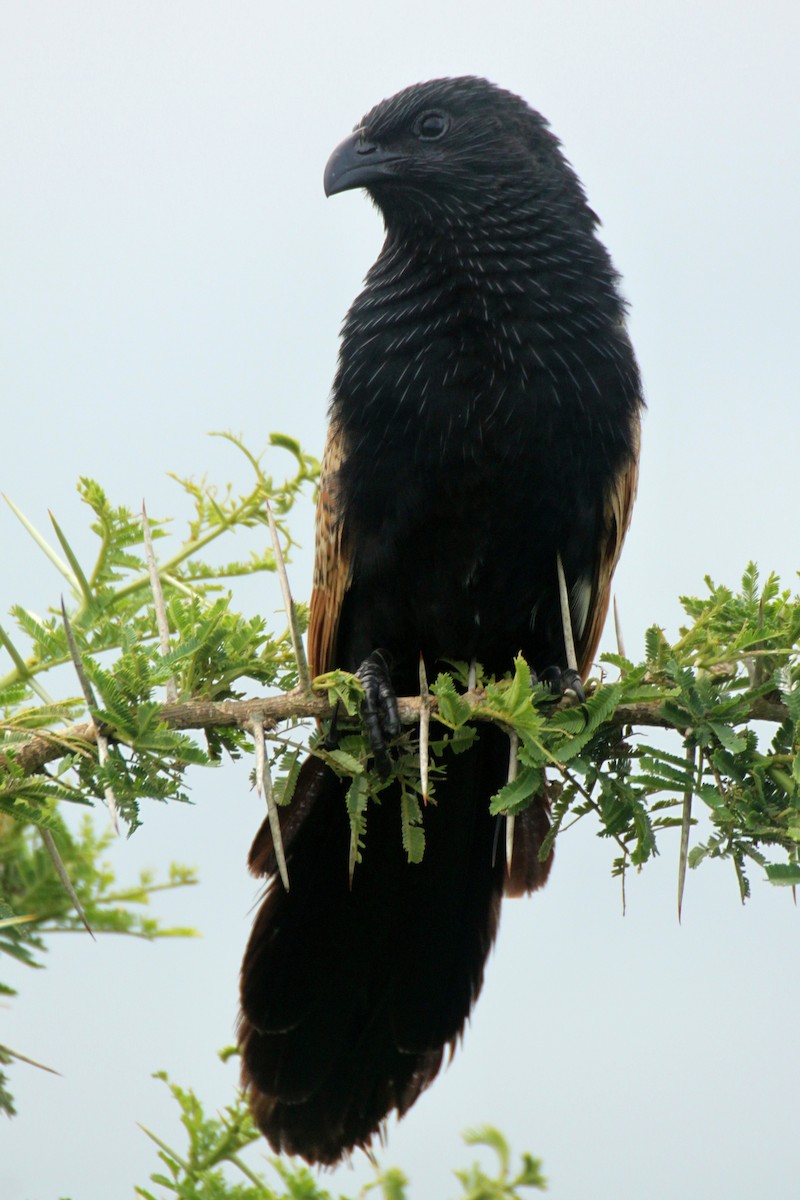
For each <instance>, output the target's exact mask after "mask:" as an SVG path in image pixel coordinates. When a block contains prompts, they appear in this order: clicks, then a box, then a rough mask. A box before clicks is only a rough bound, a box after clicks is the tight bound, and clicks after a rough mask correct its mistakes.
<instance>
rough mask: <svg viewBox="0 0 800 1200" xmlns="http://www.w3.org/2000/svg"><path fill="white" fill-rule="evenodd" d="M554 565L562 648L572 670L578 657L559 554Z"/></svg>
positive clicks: (562, 565) (575, 668)
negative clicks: (562, 636)
mask: <svg viewBox="0 0 800 1200" xmlns="http://www.w3.org/2000/svg"><path fill="white" fill-rule="evenodd" d="M556 567H557V569H558V596H559V599H560V601H561V623H562V625H563V627H564V649H565V651H566V654H567V666H568V667H569V668H570V669H571V670H572V671H577V669H578V659H577V656H576V654H575V640H574V638H573V636H572V616H571V615H570V611H569V593H568V592H567V580H566V577H565V575H564V564H563V563H562V561H561V555H560V554H556Z"/></svg>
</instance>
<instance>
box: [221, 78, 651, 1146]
mask: <svg viewBox="0 0 800 1200" xmlns="http://www.w3.org/2000/svg"><path fill="white" fill-rule="evenodd" d="M350 188H366V190H367V191H368V193H369V195H370V196H371V197H372V199H373V200H374V202H375V204H376V205H377V207H378V208H379V210H380V212H381V214H382V216H383V219H384V223H385V226H386V240H385V242H384V245H383V249H382V250H381V253H380V255H379V257H378V259H377V262H376V263H375V265H374V266H373V267H372V269H371V270H370V272H369V274H368V275H367V279H366V285H365V287H364V290H363V291H362V292H361V294H360V295H359V296H358V297H357V299H356V300H355V302H354V303H353V306H352V308H351V309H350V311H349V313H348V315H347V318H346V321H345V324H344V329H343V334H342V343H341V351H340V355H339V364H338V369H337V372H336V378H335V381H334V386H333V398H332V403H331V414H330V415H331V421H330V430H329V434H328V441H327V446H326V449H325V455H324V459H323V472H322V483H321V495H320V501H319V508H318V514H317V545H316V572H315V581H314V592H313V595H312V598H311V617H310V629H309V650H310V659H311V667H312V671H313V672H314V673H321V672H324V671H328V670H330V669H332V668H333V667H342V668H344V669H346V670H349V671H358V672H359V673H360V675H361V678H362V681H363V683H364V687H365V693H366V699H365V705H364V711H365V723H366V726H367V730H368V732H369V733H370V737H371V740H372V743H373V746H374V749H375V751H376V756H377V758H378V760H379V762H380V760H381V759H383V760H384V761H385V753H386V752H385V747H384V745H383V742H384V738H391V736H393V734H394V732H395V730H396V728H397V719H396V709H395V708H394V702H393V697H394V696H395V695H398V694H401V695H402V694H409V693H412V692H414V691H415V690H416V689H417V687H418V663H419V656H420V654H422V655H423V656H424V659H425V662H426V664H427V666H428V670H429V671H431V670H434V671H435V669H436V667H437V664H440V663H442V662H446V661H447V660H450V661H453V660H461V661H472V660H477V661H479V662H480V663H482V664H483V666H484V668H485V670H486V672H488V673H490V674H496V675H502V674H503V673H504V672H506V671H508V670H509V669H510V668H511V666H512V660H513V658H514V656H515V655H516V654H518V653H520V652H521V653H522V654H523V655H524V657H525V658H526V660H527V661H528V662H529V663H530V664H531V665H532V666H533V667H534V668H535V669H537V670H539V671H542V670H546V669H551V674H552V673H553V671H552V669H553V668H555V674H556V676H558V672H559V671H561V672H563V673H564V675H565V676H566V677H567V678H568V676H567V675H566V668H567V662H566V658H565V651H564V636H563V628H562V618H561V609H560V604H559V591H558V578H557V566H556V563H557V559H558V556H559V555H560V557H561V561H562V563H563V569H564V573H565V576H566V581H567V585H568V590H569V597H570V607H571V615H572V624H573V629H574V635H575V642H576V650H577V659H578V669H579V673H580V675H581V677H583V678H585V677H586V674H587V673H588V671H589V667H590V664H591V661H592V658H593V655H594V653H595V651H596V648H597V643H598V640H599V637H600V633H601V630H602V626H603V622H604V619H605V615H606V611H607V608H608V601H609V594H610V585H611V576H612V573H613V571H614V568H615V566H616V563H617V559H618V557H619V553H620V549H621V545H622V540H623V538H624V535H625V532H626V529H627V526H628V522H629V518H630V512H631V506H632V504H633V498H634V493H635V490H636V475H637V459H638V442H639V418H640V411H641V408H642V397H641V387H640V380H639V374H638V370H637V367H636V361H635V358H634V355H633V351H632V349H631V345H630V342H629V340H628V335H627V333H626V329H625V304H624V302H623V300H622V299H621V297H620V293H619V289H618V277H617V275H616V272H615V271H614V268H613V266H612V264H611V261H610V259H609V256H608V253H607V252H606V250H605V248H604V246H603V245H602V244H601V242H600V241H599V240H598V238H597V233H596V228H597V224H598V221H597V217H596V216H595V214H594V213H593V212H592V210H591V209H590V208H589V206H588V205H587V203H586V198H585V195H584V192H583V188H582V187H581V184H580V182H579V180H578V178H577V176H576V175H575V173H574V172H573V170H572V168H571V167H570V166H569V164H568V163H567V162H566V160H565V159H564V157H563V155H562V153H561V150H560V146H559V142H558V141H557V139H556V138H555V137H554V136H553V134H552V133H551V132H550V130H549V127H548V125H547V123H546V122H545V120H544V119H543V118H542V117H541V116H539V114H538V113H536V112H534V111H533V110H532V109H531V108H529V107H528V105H527V104H525V102H524V101H523V100H521V99H520V98H519V97H517V96H514V95H512V94H511V93H509V92H506V91H503V90H501V89H500V88H497V87H495V86H493V85H492V84H490V83H487V82H486V81H485V80H482V79H476V78H471V77H469V78H461V79H440V80H434V81H432V82H429V83H424V84H419V85H417V86H414V87H410V88H407V89H406V90H405V91H402V92H400V93H399V94H398V95H396V96H393V97H392V98H391V99H389V100H385V101H383V102H382V103H381V104H379V105H377V106H376V107H375V108H373V109H372V111H371V112H369V113H368V114H367V115H366V116H365V117H364V119H363V121H362V122H361V123H360V125H359V126H358V128H357V129H356V130H355V132H354V133H353V134H352V135H351V136H350V137H348V138H347V139H346V140H345V141H344V142H342V144H341V145H340V146H339V147H338V148H337V149H336V150H335V151H334V153H333V155H332V156H331V159H330V160H329V162H328V165H327V168H326V171H325V189H326V192H327V194H328V195H332V194H334V193H338V192H343V191H346V190H348V189H350ZM446 765H447V773H446V777H445V778H444V779H442V780H441V781H439V782H437V785H436V803H435V804H430V805H428V806H427V808H426V809H425V811H424V826H425V837H426V848H425V855H424V859H423V861H422V862H421V863H419V864H409V863H408V862H407V861H406V856H405V853H404V850H403V847H402V844H401V837H400V815H399V795H398V792H397V791H393V790H392V789H391V788H390V789H388V790H387V791H384V792H383V794H382V796H381V803H380V804H374V805H372V806H371V808H370V812H369V817H368V828H367V838H366V845H365V850H364V859H363V862H362V863H361V864H360V865H359V867H358V869H357V870H356V873H355V877H354V879H353V884H352V889H351V888H350V886H349V879H348V849H349V840H350V830H349V823H348V818H347V813H346V809H345V804H344V793H345V790H346V786H347V785H346V783H345V782H343V781H342V780H340V779H339V778H337V777H336V775H334V774H333V772H332V771H331V770H329V769H328V768H327V767H326V766H325V765H324V764H323V763H322V762H321V761H320V760H319V759H318V758H314V757H309V758H308V760H307V761H306V762H305V764H304V766H303V769H302V771H301V774H300V779H299V783H298V786H297V790H296V793H295V796H294V799H293V801H292V806H291V808H290V809H289V810H288V813H287V815H286V819H285V823H284V841H285V847H286V855H287V861H288V869H289V877H290V882H291V891H289V892H285V891H284V890H283V888H282V887H281V886H280V885H278V886H275V885H274V884H273V886H272V887H271V888H270V890H269V891H268V893H267V895H266V897H265V899H264V901H263V903H262V905H261V909H260V911H259V913H258V915H257V917H256V921H255V924H254V927H253V932H252V935H251V938H250V942H249V945H248V947H247V952H246V954H245V959H244V964H243V967H242V1017H241V1024H240V1043H241V1047H242V1054H243V1080H244V1083H245V1085H246V1087H247V1089H248V1091H249V1096H250V1103H251V1106H252V1110H253V1114H254V1116H255V1119H256V1121H257V1123H258V1125H259V1126H260V1128H261V1129H262V1130H263V1132H264V1133H265V1135H266V1136H267V1138H268V1139H269V1141H270V1143H271V1144H272V1146H273V1147H274V1148H275V1149H276V1150H279V1151H286V1152H289V1153H297V1154H300V1155H302V1156H303V1157H305V1158H306V1159H308V1160H309V1161H312V1162H320V1163H333V1162H335V1161H336V1160H337V1159H338V1158H340V1157H341V1155H342V1154H343V1153H346V1152H347V1151H348V1150H350V1149H352V1148H353V1147H355V1146H364V1145H366V1144H367V1143H368V1141H369V1139H370V1138H371V1136H372V1135H373V1134H374V1133H375V1132H376V1130H377V1129H378V1128H379V1127H380V1124H381V1122H382V1121H383V1119H384V1118H385V1117H386V1116H387V1114H388V1113H389V1112H390V1111H391V1110H393V1109H396V1110H397V1111H398V1112H399V1113H400V1114H402V1113H403V1112H405V1111H406V1110H407V1109H408V1108H409V1107H410V1105H411V1104H413V1103H414V1101H415V1100H416V1098H417V1096H418V1095H419V1094H420V1092H421V1091H422V1090H423V1089H424V1088H425V1087H426V1086H427V1085H428V1084H429V1083H430V1082H431V1081H432V1080H433V1078H434V1077H435V1075H436V1073H437V1071H438V1070H439V1067H440V1065H441V1063H442V1058H443V1053H444V1050H445V1049H446V1048H447V1046H448V1045H452V1044H453V1043H454V1042H455V1040H456V1039H457V1038H458V1036H459V1034H460V1033H461V1031H462V1029H463V1027H464V1023H465V1021H466V1019H467V1017H468V1015H469V1012H470V1009H471V1007H472V1004H473V1002H474V1001H475V999H476V997H477V995H478V992H479V991H480V988H481V982H482V978H483V971H484V964H485V961H486V957H487V955H488V952H489V950H490V948H491V945H492V942H493V939H494V936H495V933H496V930H497V923H498V916H499V908H500V900H501V896H502V894H503V892H504V890H505V891H506V892H511V893H513V894H520V893H522V892H527V891H532V890H533V889H535V888H536V887H539V886H541V884H542V883H543V882H544V880H545V878H546V876H547V871H548V868H549V862H544V863H542V862H540V861H539V858H538V850H539V847H540V845H541V840H542V838H543V836H544V833H545V832H546V829H547V826H548V822H547V811H546V801H545V800H544V798H540V799H539V801H538V802H534V804H533V805H532V806H531V807H530V808H529V809H528V810H527V811H526V813H524V814H523V815H522V816H521V817H518V818H517V821H516V825H515V829H514V849H513V855H512V863H513V866H512V870H511V873H510V875H509V874H508V873H507V869H506V862H505V852H504V844H505V839H504V838H503V837H500V838H499V839H496V836H495V835H496V830H495V825H496V819H495V818H492V817H490V814H489V800H490V797H491V796H492V795H493V794H494V793H495V792H497V791H498V789H499V788H500V787H501V786H502V785H503V783H504V782H505V780H506V777H507V770H508V740H507V738H506V737H505V735H504V734H503V733H502V731H501V730H499V729H497V728H495V727H493V726H487V725H482V726H481V727H480V731H479V736H478V737H477V738H476V740H475V742H474V743H473V744H472V746H471V747H470V749H469V750H468V751H467V752H466V753H462V754H460V755H458V756H455V755H450V756H449V757H448V761H447V764H446ZM496 840H497V844H498V847H499V849H498V851H497V853H493V845H494V843H495V841H496ZM250 866H251V869H252V870H253V871H254V872H255V873H257V874H261V875H265V874H270V873H274V871H275V858H274V853H273V850H272V842H271V838H270V835H269V828H268V826H267V825H266V823H265V826H264V828H263V829H262V831H261V832H260V833H259V835H258V837H257V838H256V841H255V843H254V846H253V850H252V851H251V856H250Z"/></svg>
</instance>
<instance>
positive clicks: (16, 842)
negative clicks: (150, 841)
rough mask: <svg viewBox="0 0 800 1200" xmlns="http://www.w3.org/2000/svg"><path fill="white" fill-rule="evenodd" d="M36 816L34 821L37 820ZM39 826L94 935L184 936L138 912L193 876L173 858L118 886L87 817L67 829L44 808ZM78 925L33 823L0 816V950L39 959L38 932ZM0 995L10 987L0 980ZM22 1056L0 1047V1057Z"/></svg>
mask: <svg viewBox="0 0 800 1200" xmlns="http://www.w3.org/2000/svg"><path fill="white" fill-rule="evenodd" d="M40 823H41V822H40ZM47 828H48V829H49V830H50V832H51V833H52V835H53V839H54V841H55V843H56V846H57V849H58V853H59V855H60V857H61V861H62V863H63V864H64V867H65V868H66V870H67V873H68V874H69V877H70V880H71V883H72V886H73V887H74V889H75V892H76V894H77V897H78V900H79V902H80V905H81V907H82V909H83V911H84V913H85V915H86V919H87V921H88V923H89V925H90V927H91V929H92V931H93V932H94V933H95V934H99V933H124V934H128V935H129V936H132V937H141V938H147V939H152V938H157V937H186V936H191V935H192V934H193V932H194V931H193V930H191V929H177V928H171V929H165V928H163V927H162V926H160V925H159V923H158V921H157V920H156V919H154V918H153V917H150V916H148V915H147V914H146V913H145V912H143V911H141V910H142V909H146V908H147V906H148V905H149V904H150V900H151V898H152V897H153V896H154V895H156V894H157V893H159V892H162V891H165V890H168V889H172V888H176V887H185V886H187V885H189V884H193V883H195V882H196V879H195V875H194V872H193V871H191V870H190V869H189V868H187V867H183V866H179V865H177V864H173V865H172V866H171V867H170V869H169V873H168V876H167V878H166V879H165V880H163V881H159V880H157V879H156V878H155V877H154V876H153V875H152V874H151V873H149V872H145V873H142V875H141V876H140V878H139V881H138V883H136V884H134V885H132V886H130V887H121V886H119V885H118V884H117V883H116V881H115V878H114V873H113V871H112V869H111V867H110V866H109V864H108V863H107V862H106V861H105V860H104V858H103V855H104V854H105V853H106V852H107V850H108V848H109V846H110V844H111V841H112V836H113V835H112V834H111V832H110V831H108V832H106V833H103V834H99V833H98V832H97V830H96V828H95V826H94V824H93V823H92V821H91V819H90V818H89V817H88V816H85V817H84V818H83V819H82V821H81V822H80V825H79V828H78V830H77V831H76V832H72V831H71V830H70V828H69V827H68V826H67V824H66V823H65V822H64V821H63V819H62V818H61V817H60V815H59V813H58V811H57V809H54V808H53V809H51V811H50V813H49V815H48V821H47ZM74 931H81V932H82V931H83V923H82V921H81V919H80V917H79V916H78V913H77V912H76V911H75V909H74V908H73V905H72V901H71V899H70V897H69V895H68V894H67V892H66V891H65V890H64V888H63V887H62V886H61V883H60V882H59V879H58V876H57V875H56V873H55V872H54V870H53V864H52V861H51V858H50V855H49V854H48V852H47V850H46V849H45V848H44V846H43V844H42V841H41V838H40V836H39V834H38V831H37V828H36V825H35V824H33V823H24V822H20V821H14V820H12V818H10V817H9V816H7V815H0V953H2V954H6V955H8V956H9V957H10V958H12V959H14V960H15V961H16V962H19V963H23V964H24V965H25V966H29V967H41V966H43V965H44V964H43V962H42V956H43V954H44V951H45V949H46V939H47V938H48V937H49V936H50V935H51V934H54V933H64V932H74ZM0 994H2V995H6V996H10V995H14V994H15V993H14V989H13V988H11V987H9V986H8V985H7V984H3V983H0ZM14 1058H20V1059H23V1060H24V1061H30V1060H25V1059H24V1056H23V1055H21V1054H18V1053H16V1052H14V1051H12V1050H9V1049H8V1047H0V1064H6V1065H7V1064H8V1063H9V1062H10V1061H11V1060H12V1059H14ZM4 1084H5V1076H4V1075H3V1074H2V1073H0V1111H5V1112H6V1113H7V1114H8V1115H11V1114H13V1111H14V1109H13V1101H12V1098H11V1096H10V1094H9V1093H8V1091H7V1089H6V1088H5V1086H4Z"/></svg>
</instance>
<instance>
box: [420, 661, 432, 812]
mask: <svg viewBox="0 0 800 1200" xmlns="http://www.w3.org/2000/svg"><path fill="white" fill-rule="evenodd" d="M430 728H431V694H430V691H429V690H428V674H427V671H426V670H425V659H424V658H423V657H422V654H420V656H419V784H420V789H421V791H422V803H423V804H427V803H428V741H429V736H430Z"/></svg>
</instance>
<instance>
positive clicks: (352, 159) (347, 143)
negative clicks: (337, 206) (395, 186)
mask: <svg viewBox="0 0 800 1200" xmlns="http://www.w3.org/2000/svg"><path fill="white" fill-rule="evenodd" d="M400 157H401V156H400V155H399V154H394V153H392V152H391V151H389V150H382V149H381V147H380V146H378V145H376V143H375V142H368V141H366V140H365V139H364V134H363V130H361V129H357V130H356V131H355V133H351V134H350V136H349V137H346V138H345V139H344V141H343V142H340V144H339V145H338V146H337V147H336V149H335V150H334V152H333V154H332V155H331V156H330V158H329V159H328V162H327V164H326V167H325V175H324V176H323V183H324V186H325V195H326V196H335V195H336V194H337V193H338V192H347V191H349V190H350V188H359V187H369V186H370V184H373V183H382V182H385V181H386V180H387V179H389V178H391V177H392V175H393V174H394V170H393V167H394V164H395V163H397V162H398V161H399V159H400Z"/></svg>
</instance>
